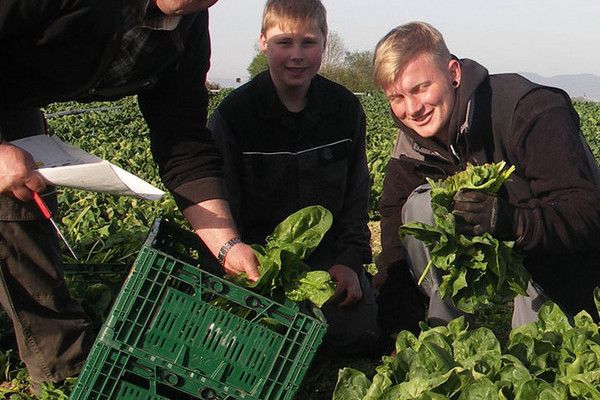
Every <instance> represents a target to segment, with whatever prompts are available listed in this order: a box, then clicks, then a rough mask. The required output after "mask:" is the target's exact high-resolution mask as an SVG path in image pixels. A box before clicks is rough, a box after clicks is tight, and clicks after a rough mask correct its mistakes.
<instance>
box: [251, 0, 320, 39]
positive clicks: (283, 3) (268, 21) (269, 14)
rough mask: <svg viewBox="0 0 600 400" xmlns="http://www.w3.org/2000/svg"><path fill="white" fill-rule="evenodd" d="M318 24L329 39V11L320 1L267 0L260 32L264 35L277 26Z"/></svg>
mask: <svg viewBox="0 0 600 400" xmlns="http://www.w3.org/2000/svg"><path fill="white" fill-rule="evenodd" d="M310 23H316V24H317V26H318V27H319V29H320V30H321V32H322V33H323V37H325V38H327V11H326V10H325V6H323V3H321V1H320V0H267V4H265V9H264V11H263V18H262V26H261V29H260V32H261V33H262V34H263V35H264V34H266V33H267V30H268V29H269V28H272V27H274V26H276V25H279V26H282V25H288V24H289V25H290V26H292V27H297V26H299V25H308V24H310Z"/></svg>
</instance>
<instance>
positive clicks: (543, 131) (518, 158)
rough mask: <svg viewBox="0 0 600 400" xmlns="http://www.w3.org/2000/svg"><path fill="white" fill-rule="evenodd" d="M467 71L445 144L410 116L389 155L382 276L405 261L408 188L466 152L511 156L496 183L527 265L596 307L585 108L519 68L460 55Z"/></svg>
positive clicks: (599, 252) (594, 197)
mask: <svg viewBox="0 0 600 400" xmlns="http://www.w3.org/2000/svg"><path fill="white" fill-rule="evenodd" d="M461 66H462V81H461V85H460V88H459V89H457V97H456V103H455V107H454V112H453V115H452V119H451V123H450V132H449V137H450V142H449V143H448V144H446V145H444V144H441V143H439V142H435V141H434V140H431V139H424V138H421V137H420V136H418V135H417V134H416V133H415V132H413V131H411V130H410V129H408V128H407V127H405V126H403V125H402V124H401V123H400V122H399V121H397V124H398V126H399V128H400V132H399V134H398V139H397V143H396V147H395V149H394V154H393V156H392V158H391V160H390V161H389V164H388V166H387V170H386V177H385V181H384V188H383V195H382V199H381V201H380V204H379V209H380V212H381V218H382V228H381V229H382V247H383V250H382V254H381V255H380V257H379V258H378V264H377V266H378V268H379V270H380V271H381V276H379V277H376V281H384V280H385V277H386V275H387V273H388V272H389V269H390V268H391V269H394V268H399V269H406V268H407V265H406V263H405V259H404V255H403V254H402V248H401V243H400V241H399V239H398V233H397V232H398V227H399V226H400V225H401V223H402V222H401V221H400V215H401V214H400V213H401V209H402V206H403V205H404V203H405V201H406V199H407V197H408V195H409V194H410V193H411V192H412V190H413V189H414V188H416V187H417V186H419V185H420V184H422V183H425V182H426V181H425V177H430V178H433V179H444V178H445V177H447V176H449V175H450V174H453V173H455V172H458V171H459V170H462V169H464V167H465V165H466V163H467V162H471V163H473V164H475V165H481V164H483V163H486V162H498V161H501V160H505V161H507V163H508V164H509V165H514V166H515V167H516V171H515V172H514V173H513V175H512V176H511V177H512V179H511V181H510V182H508V183H506V184H505V186H504V188H503V190H502V191H501V192H500V193H499V195H500V196H502V197H503V198H505V199H506V200H507V201H508V202H510V203H511V204H513V205H515V206H517V207H519V209H520V210H521V215H522V221H521V226H520V229H519V234H520V237H519V238H518V241H517V244H516V245H517V247H518V248H519V249H520V250H521V251H522V252H523V253H524V254H525V260H524V263H525V267H526V268H527V269H528V271H529V272H530V273H531V275H532V279H533V280H534V281H535V282H537V283H538V284H539V285H540V286H541V287H542V289H543V290H544V291H545V293H546V294H547V295H548V296H549V297H550V298H551V299H552V300H553V301H555V302H556V303H558V304H559V305H560V306H561V307H563V308H564V309H565V310H566V311H568V312H571V313H577V312H579V311H581V310H582V309H586V310H587V311H588V312H590V313H591V314H592V316H597V312H596V311H595V306H594V303H593V298H592V290H593V288H594V287H596V286H600V261H599V260H600V247H599V246H598V243H600V190H599V189H598V187H599V184H598V165H597V164H596V163H595V161H594V160H593V159H592V157H591V155H590V152H589V147H588V146H587V143H585V140H584V139H583V137H582V135H581V132H580V130H579V118H578V115H577V113H576V111H575V110H574V109H573V106H572V103H571V101H570V99H569V97H568V96H567V95H566V93H564V92H563V91H562V90H559V89H555V88H548V87H542V86H539V85H536V84H533V83H532V82H529V81H527V80H526V79H524V78H523V77H521V76H519V75H516V74H502V75H488V73H487V70H486V69H485V68H483V67H482V66H481V65H479V64H477V63H475V62H473V61H471V60H461Z"/></svg>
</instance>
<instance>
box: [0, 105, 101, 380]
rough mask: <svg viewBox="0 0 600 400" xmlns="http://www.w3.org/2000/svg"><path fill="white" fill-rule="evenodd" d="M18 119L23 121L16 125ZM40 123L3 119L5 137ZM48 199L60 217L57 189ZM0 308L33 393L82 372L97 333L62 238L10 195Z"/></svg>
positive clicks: (3, 206)
mask: <svg viewBox="0 0 600 400" xmlns="http://www.w3.org/2000/svg"><path fill="white" fill-rule="evenodd" d="M18 117H23V118H21V119H20V120H19V121H18V123H16V122H15V119H16V118H18ZM8 119H10V120H11V121H10V122H11V123H10V124H9V123H7V120H8ZM40 120H41V113H40V112H39V110H37V112H36V111H35V110H31V113H24V114H23V115H20V116H19V115H18V114H16V113H10V114H8V115H4V116H3V115H1V114H0V134H1V135H2V138H7V137H11V132H10V129H8V128H7V126H11V125H12V126H15V127H16V128H18V129H21V132H26V131H32V130H34V129H37V128H38V127H39V126H40V125H39V123H40ZM19 127H20V128H19ZM13 137H14V136H13ZM43 197H44V199H45V201H46V203H47V204H48V206H49V207H50V208H51V209H53V210H52V211H53V212H54V213H55V212H56V208H57V207H56V193H55V191H54V189H53V188H49V189H48V191H47V192H46V193H44V194H43ZM0 303H1V304H2V307H3V308H4V310H5V311H6V312H7V314H8V315H9V317H10V318H11V320H12V322H13V326H14V330H15V335H16V339H17V345H18V348H19V356H20V358H21V360H22V361H23V362H24V363H25V366H26V367H27V371H28V373H29V376H30V379H31V381H32V383H33V384H34V388H36V386H37V385H39V383H40V382H42V381H51V382H59V381H62V380H64V379H65V378H66V377H69V376H73V375H77V374H78V373H79V371H80V369H81V367H82V366H83V362H84V361H85V358H86V356H87V354H88V352H89V350H90V348H91V345H92V343H93V340H94V333H93V331H92V329H91V324H90V321H89V318H88V317H87V316H86V315H85V313H84V312H83V309H82V308H81V307H80V305H79V304H78V303H77V302H76V301H75V300H73V299H72V297H71V296H70V293H69V290H68V288H67V286H66V283H65V280H64V275H63V265H62V255H61V251H60V246H59V241H58V236H57V234H56V232H55V231H54V228H53V227H52V225H51V224H50V222H49V221H48V220H46V219H44V218H43V216H42V214H41V212H40V211H39V210H38V209H37V207H36V205H35V203H34V202H33V201H30V202H21V201H19V200H16V199H15V198H14V197H12V196H11V195H0ZM36 389H37V388H36Z"/></svg>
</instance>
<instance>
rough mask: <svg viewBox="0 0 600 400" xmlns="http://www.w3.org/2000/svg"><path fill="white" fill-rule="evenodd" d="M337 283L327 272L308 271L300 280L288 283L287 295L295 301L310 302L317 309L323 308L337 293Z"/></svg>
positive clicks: (286, 287) (286, 286)
mask: <svg viewBox="0 0 600 400" xmlns="http://www.w3.org/2000/svg"><path fill="white" fill-rule="evenodd" d="M335 287H336V284H335V282H334V281H333V280H332V279H331V275H329V272H327V271H307V272H305V273H304V274H303V276H302V277H301V278H299V279H297V278H295V279H294V280H292V281H288V283H287V284H286V285H285V295H286V297H287V298H288V299H291V300H294V301H304V300H310V301H311V302H312V303H313V304H315V305H316V306H317V307H319V308H320V307H322V306H323V304H324V303H325V302H326V301H327V300H329V298H330V297H331V296H333V294H334V293H335Z"/></svg>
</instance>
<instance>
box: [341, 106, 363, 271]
mask: <svg viewBox="0 0 600 400" xmlns="http://www.w3.org/2000/svg"><path fill="white" fill-rule="evenodd" d="M357 104H358V110H357V112H356V125H355V126H356V128H355V135H354V138H353V142H354V147H353V153H352V159H351V160H350V162H349V171H348V186H347V190H346V195H345V198H344V204H343V208H342V211H341V212H340V214H339V216H338V219H339V221H338V222H337V223H336V226H335V232H336V250H337V251H336V258H335V263H336V264H342V265H345V266H347V267H350V268H352V269H354V270H355V271H358V270H359V268H363V265H364V264H368V263H370V262H371V260H372V252H371V244H370V237H371V235H370V232H369V227H368V221H369V213H368V209H369V194H370V189H369V188H370V184H369V170H368V167H367V156H366V148H365V147H366V146H365V140H366V118H365V113H364V111H363V109H362V106H361V105H360V103H359V102H358V100H357Z"/></svg>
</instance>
